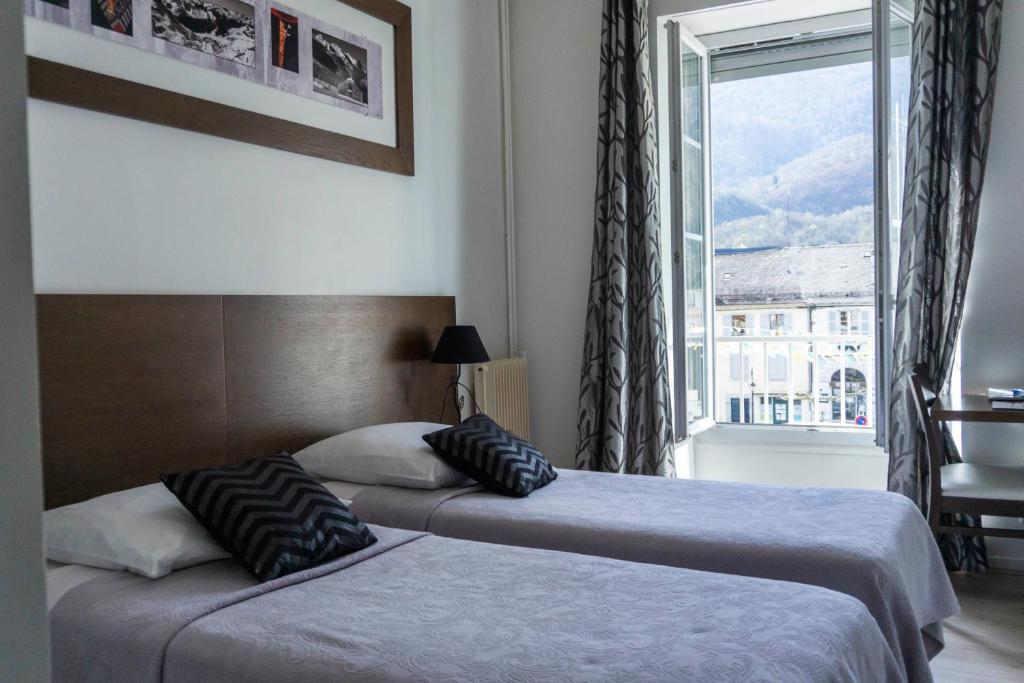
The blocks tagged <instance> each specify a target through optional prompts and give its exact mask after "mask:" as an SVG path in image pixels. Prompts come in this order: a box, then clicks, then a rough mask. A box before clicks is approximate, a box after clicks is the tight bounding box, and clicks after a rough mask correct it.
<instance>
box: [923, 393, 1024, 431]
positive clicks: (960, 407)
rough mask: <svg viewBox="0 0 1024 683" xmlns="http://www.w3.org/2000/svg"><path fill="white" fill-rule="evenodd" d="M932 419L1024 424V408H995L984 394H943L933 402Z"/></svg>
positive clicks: (939, 420)
mask: <svg viewBox="0 0 1024 683" xmlns="http://www.w3.org/2000/svg"><path fill="white" fill-rule="evenodd" d="M932 420H933V421H935V422H1003V423H1009V424H1024V410H995V409H994V408H993V407H992V404H991V402H990V401H989V400H988V397H987V396H985V395H983V394H961V395H956V396H949V395H943V396H939V397H938V398H936V399H935V403H934V404H932Z"/></svg>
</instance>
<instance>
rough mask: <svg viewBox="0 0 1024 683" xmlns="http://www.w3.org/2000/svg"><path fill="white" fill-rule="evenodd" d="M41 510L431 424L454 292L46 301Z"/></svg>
mask: <svg viewBox="0 0 1024 683" xmlns="http://www.w3.org/2000/svg"><path fill="white" fill-rule="evenodd" d="M37 304H38V312H37V315H38V323H39V367H40V395H41V397H40V398H41V416H42V436H43V467H44V476H45V487H46V506H47V508H52V507H57V506H60V505H66V504H68V503H73V502H76V501H79V500H85V499H88V498H92V497H94V496H98V495H101V494H103V493H108V492H110V491H116V490H119V489H123V488H129V487H132V486H139V485H142V484H147V483H152V482H155V481H157V480H158V475H159V474H160V473H161V472H168V471H177V470H182V469H189V468H195V467H202V466H212V465H219V464H225V463H229V462H236V461H239V460H243V459H245V458H248V457H253V456H257V455H267V454H270V453H274V452H277V451H280V450H288V451H292V452H294V451H295V450H298V449H300V448H302V447H304V446H307V445H309V444H311V443H313V442H315V441H317V440H319V439H322V438H324V437H326V436H329V435H331V434H336V433H338V432H341V431H345V430H348V429H354V428H356V427H360V426H364V425H368V424H375V423H380V422H394V421H431V422H432V421H435V420H436V419H437V415H438V411H439V408H440V401H441V396H442V392H443V391H444V388H445V384H446V382H447V375H448V371H449V368H447V367H446V366H441V365H433V364H431V363H429V362H428V361H427V358H428V357H429V356H430V350H431V349H432V348H433V345H434V343H435V342H436V341H437V338H438V337H439V336H440V334H441V331H442V330H443V329H444V326H445V325H450V324H453V323H454V321H455V300H454V299H453V298H452V297H405V296H394V297H390V296H389V297H369V296H189V295H169V296H162V295H131V296H121V295H73V294H72V295H65V294H42V295H39V296H38V297H37Z"/></svg>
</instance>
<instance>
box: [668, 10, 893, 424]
mask: <svg viewBox="0 0 1024 683" xmlns="http://www.w3.org/2000/svg"><path fill="white" fill-rule="evenodd" d="M772 1H773V0H767V2H766V5H770V4H771V3H772ZM893 2H897V0H875V2H874V5H875V7H874V9H873V10H871V11H867V10H851V11H846V10H842V11H839V10H837V11H834V12H829V8H828V5H829V4H830V0H823V1H822V2H820V3H814V4H813V5H812V4H811V3H808V4H807V8H808V9H807V12H808V16H807V17H806V18H803V19H799V20H794V21H791V22H789V23H786V22H782V23H773V24H769V25H764V26H744V27H740V28H727V29H716V30H711V29H710V28H708V27H709V26H711V23H713V21H712V22H710V23H709V20H708V19H709V16H708V15H709V13H711V14H713V13H714V12H715V11H717V10H709V11H704V12H703V13H699V15H700V16H699V18H698V19H697V20H695V21H696V23H694V24H693V25H694V26H701V27H702V30H703V32H704V34H703V35H701V36H694V35H692V34H691V33H689V32H688V31H687V30H686V27H685V25H684V22H685V21H686V17H687V15H679V16H678V17H676V18H669V19H668V20H667V21H665V20H664V18H663V19H662V20H660V22H661V25H663V26H664V27H665V30H664V32H663V33H661V34H660V35H661V36H662V39H659V44H660V45H662V46H667V47H666V48H665V54H659V57H660V58H662V59H666V60H667V61H665V62H663V63H660V64H659V73H658V75H659V79H661V77H662V75H663V74H664V75H665V78H664V80H663V81H662V80H660V87H661V89H662V90H661V92H662V93H667V94H666V95H665V96H664V97H663V98H662V97H661V96H659V102H660V103H667V107H668V109H669V114H668V116H659V117H658V123H659V126H660V127H661V128H660V139H661V140H663V141H664V140H668V141H669V144H668V149H669V154H667V155H665V154H663V155H662V160H663V167H662V168H663V174H664V176H665V177H666V178H668V179H669V180H670V182H665V183H664V185H663V186H664V187H667V188H668V192H666V193H665V195H666V210H670V211H671V221H670V224H671V226H670V231H671V234H670V236H669V237H670V240H668V241H669V242H670V243H671V266H670V270H671V273H670V279H671V287H672V292H673V296H672V299H671V302H672V308H673V314H672V320H673V335H674V344H673V366H674V391H673V398H674V400H675V402H676V410H675V414H676V432H677V436H678V437H679V438H685V437H686V436H687V435H688V434H690V433H693V430H694V428H695V425H697V424H698V423H700V422H701V421H702V420H705V418H707V417H708V416H713V418H714V419H716V420H718V421H720V422H744V423H746V422H756V423H762V424H808V425H810V424H813V425H820V426H829V425H842V426H847V427H851V426H852V427H865V428H867V429H869V430H871V429H875V427H876V424H875V423H876V422H878V427H879V429H881V428H882V427H883V423H882V422H881V421H880V419H876V418H879V416H880V415H881V413H882V412H883V411H881V410H880V409H879V408H878V406H879V405H885V396H884V392H885V391H886V389H887V387H886V386H885V385H886V383H885V382H879V381H877V377H878V376H879V371H880V368H881V367H882V365H883V364H884V360H883V357H884V356H885V355H886V352H885V351H883V350H882V348H883V347H884V346H885V345H886V344H888V343H889V342H888V338H889V333H888V330H889V328H888V321H889V320H890V318H889V317H888V316H890V311H889V306H891V301H890V300H889V299H888V298H884V299H883V300H884V301H886V302H887V308H886V311H885V315H883V316H877V315H875V304H876V301H877V300H878V297H877V296H876V289H877V291H878V292H880V293H884V292H885V291H887V290H888V287H889V284H888V283H889V279H888V278H889V277H890V275H889V273H890V270H891V267H890V264H892V263H894V262H895V259H894V258H892V257H891V256H890V255H889V251H890V249H891V248H892V246H893V244H894V242H893V241H891V233H892V229H893V228H895V227H897V218H893V217H898V211H896V207H894V205H893V201H890V195H893V196H897V194H896V193H895V188H896V187H897V186H898V185H900V179H899V178H895V177H894V176H895V175H897V174H898V173H899V172H900V171H899V170H897V169H898V168H899V163H898V162H899V161H900V160H901V157H902V151H901V150H900V149H899V148H898V145H897V144H895V143H892V144H890V142H891V140H898V139H899V136H900V131H901V130H902V131H903V132H904V133H905V116H904V117H903V121H902V123H901V121H900V120H899V115H898V112H900V111H904V110H905V108H906V101H905V100H906V93H907V92H908V91H909V88H907V87H906V82H907V81H909V58H908V54H909V52H908V50H907V49H906V48H907V46H908V44H909V40H908V35H909V32H908V29H909V26H908V25H907V24H906V23H900V21H901V19H900V16H901V15H900V14H899V12H897V11H896V10H895V9H893V10H892V11H891V12H890V4H892V3H893ZM722 11H724V10H722ZM765 11H766V12H767V11H768V10H767V9H766V10H765ZM814 11H819V12H822V14H821V15H813V12H814ZM694 16H697V15H694ZM735 16H736V15H733V18H735ZM766 16H768V15H766ZM883 19H884V21H883ZM878 27H883V28H884V29H885V30H884V31H879V30H878ZM705 41H706V42H705ZM663 66H664V68H662V67H663ZM880 74H881V76H880ZM890 76H891V78H890ZM883 88H884V96H885V98H886V99H887V100H888V101H889V102H890V104H892V107H891V108H890V107H888V106H887V107H885V108H882V107H879V106H877V104H876V103H877V98H878V97H881V95H879V93H881V92H882V89H883ZM893 119H895V122H893ZM901 125H902V126H903V127H902V129H901V128H900V126H901ZM882 126H884V129H885V131H887V132H888V133H889V135H886V136H880V135H879V132H878V131H879V130H880V127H882ZM886 145H888V146H886ZM876 149H885V150H887V152H886V153H876ZM879 159H881V162H879V161H878V160H879ZM879 163H881V164H884V165H886V169H884V172H882V173H881V175H880V171H879V168H878V166H879ZM712 169H713V172H712ZM879 177H881V178H882V179H883V181H884V185H883V186H881V187H879V185H878V183H879V180H878V178H879ZM882 195H884V196H882ZM876 207H881V208H882V209H884V211H883V210H879V211H876ZM890 218H891V220H890ZM880 236H881V237H880ZM712 240H713V242H712ZM876 257H877V258H878V259H879V261H878V263H876V262H875V261H876ZM883 280H884V282H885V284H884V285H883V284H881V283H882V282H883ZM883 287H884V289H883ZM780 306H781V307H784V308H785V310H778V307H780ZM772 308H776V310H771V309H772ZM736 309H740V310H736ZM743 309H746V310H743ZM708 320H712V321H715V322H717V325H711V324H708V323H707V321H708ZM879 326H881V327H879ZM879 330H881V331H882V334H881V335H879V334H878V332H879ZM737 337H743V338H744V339H743V340H738V339H736V338H737ZM716 363H717V366H718V370H717V373H716ZM836 373H838V375H837V374H836ZM837 389H838V390H839V393H838V395H837V394H836V390H837ZM878 433H879V434H880V433H881V432H880V431H879V432H878Z"/></svg>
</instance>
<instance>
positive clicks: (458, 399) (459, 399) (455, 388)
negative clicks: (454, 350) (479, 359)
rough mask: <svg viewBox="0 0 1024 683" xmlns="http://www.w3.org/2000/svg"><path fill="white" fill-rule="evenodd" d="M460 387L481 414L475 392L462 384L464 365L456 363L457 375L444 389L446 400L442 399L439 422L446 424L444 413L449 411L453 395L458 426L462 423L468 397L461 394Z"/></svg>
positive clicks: (452, 377)
mask: <svg viewBox="0 0 1024 683" xmlns="http://www.w3.org/2000/svg"><path fill="white" fill-rule="evenodd" d="M459 387H462V388H463V389H465V390H466V393H467V394H469V397H470V398H471V399H472V400H473V406H474V407H475V408H476V409H477V412H480V406H479V405H477V402H476V397H475V396H474V395H473V390H472V389H470V388H469V387H467V386H466V385H465V384H463V383H462V364H461V363H456V365H455V374H454V375H452V376H451V380H450V381H449V382H448V386H447V387H445V389H444V398H442V399H441V417H439V418H437V421H438V422H439V423H441V424H444V413H445V411H446V410H447V409H448V394H449V392H450V393H451V394H452V402H453V403H454V404H455V415H456V418H457V419H456V420H455V422H456V424H458V423H459V422H462V409H463V408H464V407H465V405H466V397H465V396H462V395H460V394H459Z"/></svg>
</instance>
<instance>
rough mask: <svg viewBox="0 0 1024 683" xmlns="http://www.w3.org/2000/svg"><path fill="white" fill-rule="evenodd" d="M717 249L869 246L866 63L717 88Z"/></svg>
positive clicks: (868, 83) (714, 137) (869, 134)
mask: <svg viewBox="0 0 1024 683" xmlns="http://www.w3.org/2000/svg"><path fill="white" fill-rule="evenodd" d="M711 96H712V99H711V120H712V123H713V125H712V139H711V149H712V166H713V194H714V211H715V243H716V246H718V247H742V246H747V247H749V246H769V245H792V246H800V245H817V244H835V243H839V244H843V243H851V242H860V241H864V240H865V237H866V238H867V239H868V240H870V235H871V225H872V215H871V214H872V212H871V206H872V202H873V196H874V186H873V177H872V155H873V144H872V101H871V65H870V64H869V63H863V64H850V65H844V66H838V67H829V68H825V69H816V70H812V71H803V72H795V73H788V74H778V75H773V76H766V77H761V78H752V79H746V80H740V81H728V82H725V83H716V84H714V85H713V86H712V89H711Z"/></svg>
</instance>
